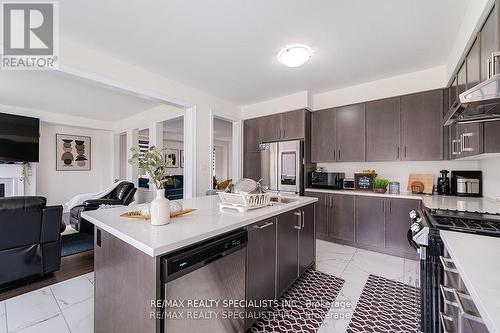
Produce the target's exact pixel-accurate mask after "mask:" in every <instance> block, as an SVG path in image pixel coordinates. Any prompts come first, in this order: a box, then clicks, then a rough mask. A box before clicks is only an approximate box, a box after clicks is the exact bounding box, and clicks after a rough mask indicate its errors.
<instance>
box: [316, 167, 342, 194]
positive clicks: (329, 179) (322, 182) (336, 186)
mask: <svg viewBox="0 0 500 333" xmlns="http://www.w3.org/2000/svg"><path fill="white" fill-rule="evenodd" d="M344 178H345V173H343V172H318V171H312V172H309V187H312V188H323V189H331V190H341V189H342V187H343V185H344Z"/></svg>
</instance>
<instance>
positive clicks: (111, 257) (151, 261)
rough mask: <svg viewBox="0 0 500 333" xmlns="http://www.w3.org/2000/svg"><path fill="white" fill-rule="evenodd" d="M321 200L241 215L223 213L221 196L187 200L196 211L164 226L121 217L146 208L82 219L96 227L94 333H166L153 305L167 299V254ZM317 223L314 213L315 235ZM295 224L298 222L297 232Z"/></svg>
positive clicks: (290, 213)
mask: <svg viewBox="0 0 500 333" xmlns="http://www.w3.org/2000/svg"><path fill="white" fill-rule="evenodd" d="M316 201H317V199H316V198H310V197H297V200H296V201H294V202H290V203H280V204H275V205H273V206H268V207H265V208H259V209H255V210H249V211H248V212H245V213H240V212H238V211H236V210H231V209H224V210H223V211H220V209H219V206H218V203H219V198H218V197H217V196H208V197H199V198H193V199H185V200H180V201H179V202H181V203H182V205H183V207H185V208H194V209H196V211H194V212H191V213H189V214H186V215H184V216H180V217H177V218H173V219H171V222H170V224H168V225H164V226H152V225H151V224H150V223H149V222H148V221H144V220H142V219H132V218H123V217H120V215H121V214H122V213H124V212H127V211H135V210H140V209H141V208H144V207H145V206H147V204H145V205H130V206H128V207H118V208H111V209H101V210H96V211H89V212H84V213H83V214H82V217H83V218H84V219H86V220H88V221H89V222H91V223H93V224H94V225H95V237H94V266H95V267H94V270H95V291H94V292H95V304H94V313H95V315H94V332H96V333H99V332H144V333H146V332H151V333H153V332H161V324H160V322H161V321H160V320H158V319H155V318H152V317H151V314H152V313H154V312H156V308H155V307H154V306H152V301H154V300H157V299H161V298H162V296H161V283H160V274H161V267H160V266H161V264H160V260H161V257H162V256H163V255H167V254H170V253H173V252H176V251H177V250H180V249H183V248H186V247H190V246H192V245H195V244H197V243H199V242H203V241H206V240H209V239H211V238H214V237H217V236H220V235H222V234H225V233H227V232H231V231H234V230H238V229H241V228H245V227H247V226H250V225H252V224H255V223H258V222H260V221H264V220H268V219H270V218H273V217H276V216H283V215H284V216H289V217H290V216H291V217H290V218H289V219H291V218H294V214H293V212H294V211H297V210H299V209H300V208H301V207H305V206H310V205H312V204H314V203H315V202H316ZM313 211H314V210H313ZM314 219H315V217H314V214H312V218H310V220H311V221H310V222H311V223H312V226H313V228H312V230H313V231H314ZM287 223H288V222H287ZM294 223H295V220H293V221H292V224H291V227H292V228H293V227H294ZM312 235H313V236H314V232H313V233H312ZM313 236H312V239H313ZM312 243H314V242H312ZM312 260H314V259H312ZM193 288H196V286H193Z"/></svg>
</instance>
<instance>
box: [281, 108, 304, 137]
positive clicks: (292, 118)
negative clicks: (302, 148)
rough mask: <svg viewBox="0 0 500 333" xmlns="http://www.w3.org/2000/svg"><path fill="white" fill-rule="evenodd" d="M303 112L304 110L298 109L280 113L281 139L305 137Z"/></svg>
mask: <svg viewBox="0 0 500 333" xmlns="http://www.w3.org/2000/svg"><path fill="white" fill-rule="evenodd" d="M305 112H306V111H305V110H298V111H291V112H285V113H282V114H281V140H294V139H304V138H305V135H306V133H305V130H306V125H305V120H306V117H305Z"/></svg>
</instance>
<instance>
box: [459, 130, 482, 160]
mask: <svg viewBox="0 0 500 333" xmlns="http://www.w3.org/2000/svg"><path fill="white" fill-rule="evenodd" d="M457 132H458V133H457V135H458V143H459V145H460V147H459V152H460V153H459V157H461V158H462V157H469V156H474V155H479V154H482V153H483V142H484V140H483V124H479V123H472V124H457Z"/></svg>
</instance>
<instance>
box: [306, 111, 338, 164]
mask: <svg viewBox="0 0 500 333" xmlns="http://www.w3.org/2000/svg"><path fill="white" fill-rule="evenodd" d="M336 150H337V145H336V143H335V109H326V110H320V111H315V112H313V113H312V116H311V160H312V161H313V162H335V157H336Z"/></svg>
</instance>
